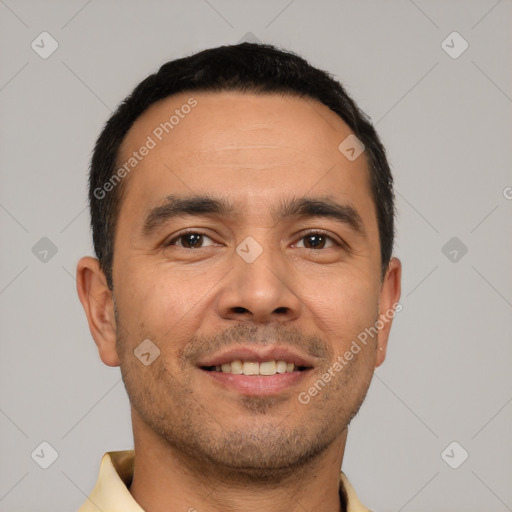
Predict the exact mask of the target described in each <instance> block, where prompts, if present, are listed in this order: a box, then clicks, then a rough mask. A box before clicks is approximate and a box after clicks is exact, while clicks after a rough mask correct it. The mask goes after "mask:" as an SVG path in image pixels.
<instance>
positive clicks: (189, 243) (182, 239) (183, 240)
mask: <svg viewBox="0 0 512 512" xmlns="http://www.w3.org/2000/svg"><path fill="white" fill-rule="evenodd" d="M205 240H210V241H212V239H211V238H210V237H208V236H206V235H205V234H203V233H198V232H196V231H191V232H189V233H182V234H181V235H179V236H177V237H175V238H173V239H172V240H171V241H170V242H169V243H167V244H166V246H170V245H177V246H178V247H183V248H184V249H200V248H201V247H204V245H203V244H204V241H205ZM175 242H179V243H175Z"/></svg>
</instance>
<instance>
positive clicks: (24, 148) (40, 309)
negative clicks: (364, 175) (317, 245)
mask: <svg viewBox="0 0 512 512" xmlns="http://www.w3.org/2000/svg"><path fill="white" fill-rule="evenodd" d="M511 13H512V3H511V2H510V1H506V0H501V1H496V0H489V1H483V0H482V1H471V2H470V1H450V2H440V1H425V0H424V1H420V0H415V1H412V0H409V1H407V0H403V1H388V2H383V1H358V2H355V1H322V2H313V1H309V2H308V1H305V0H295V1H291V2H290V1H289V0H279V1H275V2H270V1H267V2H265V1H261V2H256V1H251V2H248V1H238V2H230V1H226V0H194V1H188V2H184V1H182V2H177V1H168V2H163V1H147V2H142V1H138V2H135V1H123V2H121V1H105V0H103V1H101V2H100V1H99V0H92V1H91V0H89V1H82V0H80V1H69V0H68V1H61V2H57V1H46V2H42V1H15V0H0V20H1V21H0V34H1V41H2V45H1V68H0V105H1V112H2V113H1V117H0V130H1V137H0V140H1V142H0V144H1V147H0V149H1V170H2V174H1V188H0V224H1V229H2V247H3V250H2V252H1V269H0V305H1V308H2V322H1V324H0V325H1V340H2V345H1V362H0V433H1V436H0V449H1V454H0V510H2V511H4V512H6V511H8V512H29V511H30V512H31V511H43V510H52V511H54V512H60V511H62V512H64V511H70V510H75V509H77V508H78V507H79V506H80V505H81V503H82V502H83V501H84V500H85V496H86V495H87V494H88V493H89V492H90V491H91V489H92V487H93V485H94V482H95V481H96V478H97V472H98V469H99V462H100V459H101V456H102V454H103V453H104V452H106V451H109V450H118V449H127V448H131V447H132V446H133V444H132V436H131V426H130V416H129V406H128V400H127V396H126V393H125V390H124V387H123V384H122V381H121V379H120V372H119V369H118V368H109V367H106V366H104V365H103V364H102V363H101V361H100V359H99V356H98V354H97V351H96V347H95V345H94V342H93V341H92V338H91V336H90V334H89V330H88V326H87V323H86V319H85V315H84V313H83V310H82V308H81V305H80V303H79V301H78V298H77V295H76V292H75V278H74V275H75V266H76V263H77V261H78V259H79V257H80V256H82V255H85V254H92V246H91V240H90V232H89V226H88V212H87V209H86V185H87V181H86V180H87V170H88V164H89V159H90V155H91V150H92V147H93V143H94V141H95V139H96V137H97V136H98V134H99V132H100V130H101V127H102V125H103V123H104V122H105V121H106V119H107V117H108V116H109V115H110V113H111V111H112V110H113V109H114V108H115V107H116V105H117V104H118V103H119V102H120V101H121V100H122V99H123V98H124V97H125V96H126V95H127V94H128V93H129V92H130V91H131V90H132V88H133V87H134V86H135V85H136V84H137V83H138V82H139V81H140V80H141V79H143V78H144V77H145V76H146V75H147V74H149V73H151V72H153V71H155V70H156V69H157V68H158V67H159V65H160V64H162V63H163V62H165V61H167V60H170V59H173V58H177V57H181V56H184V55H187V54H190V53H192V52H195V51H197V50H201V49H204V48H207V47H211V46H217V45H219V44H227V43H236V42H238V41H240V40H241V39H243V38H244V37H245V36H246V34H247V33H252V34H253V35H254V37H256V38H258V39H259V40H261V41H264V42H270V43H274V44H277V45H279V46H283V47H285V48H290V49H292V50H294V51H296V52H298V53H300V54H301V55H303V56H304V57H306V58H308V59H310V60H311V62H312V63H313V64H315V65H317V66H319V67H321V68H324V69H327V70H329V71H330V72H332V73H334V74H336V75H337V76H338V78H339V79H340V80H341V81H342V82H343V83H344V84H345V85H346V87H347V89H348V91H349V93H350V94H352V95H353V97H354V99H355V100H356V101H357V102H358V103H359V104H360V106H361V107H362V108H363V110H365V111H366V112H367V113H368V114H369V115H370V116H371V117H372V119H373V121H374V123H375V124H376V127H377V130H378V131H379V133H380V134H381V136H382V139H383V141H384V143H385V145H386V146H387V150H388V154H389V159H390V162H391V165H392V169H393V172H394V175H395V179H396V190H397V206H398V210H399V217H398V238H397V246H396V255H397V256H398V257H400V258H401V259H402V262H403V265H404V273H403V295H402V301H401V302H402V304H403V311H402V312H400V313H399V314H398V315H397V318H396V320H395V324H394V326H393V329H392V332H391V340H390V345H389V351H388V358H387V360H386V362H385V364H384V365H383V366H382V367H380V368H379V369H378V370H377V371H376V372H375V378H374V380H373V382H372V385H371V388H370V391H369V395H368V398H367V400H366V402H365V404H364V405H363V407H362V409H361V411H360V413H359V415H358V416H357V417H356V418H355V419H354V421H353V423H352V425H351V427H350V434H349V440H348V445H347V451H346V455H345V460H344V465H343V467H344V471H345V472H346V474H347V475H348V477H349V479H350V480H351V481H352V483H353V485H354V487H355V489H356V491H357V493H358V494H359V497H360V499H361V501H362V502H363V503H364V504H365V505H367V506H369V507H371V508H374V509H375V510H378V511H382V512H387V511H417V510H420V511H430V512H435V511H452V512H455V511H465V512H472V511H483V510H485V511H486V512H491V511H505V510H512V485H511V482H512V449H511V448H512V436H511V426H512V403H511V402H512V385H511V379H510V367H511V362H512V358H511V356H512V344H511V341H512V336H511V333H512V321H511V318H512V315H511V308H512V267H511V265H510V256H511V253H512V251H511V249H512V236H511V229H510V228H511V224H512V222H511V220H512V216H511V212H512V200H510V198H511V197H512V188H510V187H512V175H511V172H510V169H511V168H512V166H511V163H512V162H511V159H512V158H511V157H512V151H511V141H512V137H511V136H512V133H511V132H512V123H511V122H510V121H511V106H512V105H511V103H512V99H511V96H512V79H511V72H510V62H511V61H510V58H511V54H512V51H511V50H512V44H511V43H512V36H511V34H512V32H511V30H510V21H511ZM43 31H47V32H49V33H50V34H51V36H52V37H53V38H54V39H55V40H56V41H57V42H58V45H59V46H58V48H57V50H56V51H55V52H54V53H53V54H52V55H51V56H50V57H48V58H47V59H43V58H41V57H40V56H39V54H38V53H36V52H35V51H34V50H33V49H32V48H31V43H32V41H33V40H35V41H36V42H38V41H39V45H40V46H42V45H43V43H41V42H40V40H41V38H40V37H38V36H39V34H40V33H41V32H43ZM453 31H457V32H458V33H459V34H460V35H461V36H462V37H463V38H464V40H466V41H467V42H468V44H469V47H468V49H467V50H466V51H465V52H464V53H462V55H460V56H459V57H458V58H452V57H451V56H450V55H449V54H448V53H447V52H446V51H445V49H443V47H442V42H443V41H444V40H445V39H446V38H447V36H448V35H449V34H451V33H452V32H453ZM248 37H249V38H250V37H252V36H248ZM446 44H448V45H449V46H451V47H452V48H451V50H450V51H451V52H452V53H453V52H454V51H458V50H460V49H461V48H462V46H461V45H462V44H463V43H462V41H461V40H460V39H459V38H458V36H456V38H455V39H453V37H452V38H451V39H448V41H447V43H445V45H446ZM44 46H45V48H46V49H48V48H49V43H48V40H46V42H45V43H44ZM507 187H508V188H507ZM43 237H47V238H48V239H49V240H51V242H52V243H53V244H54V245H55V247H56V249H57V252H56V254H54V255H53V254H52V251H51V247H50V246H49V245H48V241H47V240H43V241H40V240H41V238H43ZM452 237H457V240H455V241H452V242H451V243H450V245H448V246H447V247H446V248H445V249H444V250H443V247H445V244H446V243H447V242H448V241H449V240H450V239H452ZM38 243H39V245H36V244H38ZM34 246H35V249H33V248H34ZM464 247H466V248H467V253H466V254H463V252H464ZM45 250H47V251H49V252H47V253H45V252H44V251H45ZM453 251H456V252H453ZM43 441H46V442H48V443H49V444H50V445H51V446H52V447H53V448H54V449H55V450H56V451H57V452H58V458H57V459H56V460H55V462H54V463H53V464H52V465H51V466H50V467H49V468H48V469H42V468H41V467H39V465H38V464H37V463H36V462H35V460H37V457H35V456H34V459H35V460H34V459H33V458H32V457H31V453H33V452H34V450H36V452H35V453H39V452H40V447H39V445H40V443H41V442H43ZM453 441H456V442H457V443H458V445H456V446H455V448H453V446H452V447H451V448H449V449H448V450H447V452H445V456H444V459H443V457H442V453H443V452H444V450H445V448H446V447H448V445H450V443H452V442H453ZM452 448H453V451H452ZM38 450H39V452H38ZM462 450H465V451H467V452H468V454H469V457H468V458H467V460H465V461H464V462H463V463H462V464H461V465H460V466H459V467H458V469H452V467H450V466H449V465H448V463H447V461H449V462H450V463H451V464H452V465H457V464H460V462H461V460H462V459H463V454H464V452H463V451H462ZM44 453H45V457H49V456H50V452H49V451H48V449H46V452H44ZM446 453H447V454H448V456H447V455H446Z"/></svg>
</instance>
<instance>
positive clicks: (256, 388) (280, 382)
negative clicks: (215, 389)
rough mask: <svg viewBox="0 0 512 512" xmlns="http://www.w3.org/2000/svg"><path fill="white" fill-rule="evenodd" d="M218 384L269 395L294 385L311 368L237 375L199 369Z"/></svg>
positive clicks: (248, 393)
mask: <svg viewBox="0 0 512 512" xmlns="http://www.w3.org/2000/svg"><path fill="white" fill-rule="evenodd" d="M200 371H202V372H203V373H206V374H207V375H208V376H209V377H210V378H211V379H213V380H214V381H215V382H218V383H219V384H220V385H222V386H224V387H226V388H228V389H233V390H235V391H238V392H239V393H242V394H244V395H251V396H252V395H259V396H269V395H275V394H277V393H279V392H280V391H285V390H287V389H289V388H291V387H293V386H296V385H297V384H299V383H300V382H302V381H303V379H304V378H305V377H306V376H307V375H308V374H309V372H310V371H311V370H302V371H298V372H287V373H276V374H275V375H237V374H235V373H224V372H216V371H208V370H203V369H200Z"/></svg>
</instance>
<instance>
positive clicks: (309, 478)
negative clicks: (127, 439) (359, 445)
mask: <svg viewBox="0 0 512 512" xmlns="http://www.w3.org/2000/svg"><path fill="white" fill-rule="evenodd" d="M134 419H135V418H134ZM139 420H140V418H139ZM133 427H134V428H133V430H134V449H135V467H134V473H133V479H132V483H131V485H130V488H129V491H130V493H131V494H132V496H133V498H134V499H135V501H137V503H138V504H139V505H140V506H141V507H142V508H143V509H144V510H148V511H149V510H150V511H151V512H164V511H165V512H169V511H174V510H182V511H189V512H194V511H196V512H197V511H202V510H208V511H209V512H220V511H222V512H230V511H235V510H236V511H241V510H266V511H268V512H303V511H304V510H315V511H318V512H345V511H344V510H343V509H342V504H341V503H340V496H339V485H340V468H341V463H342V460H343V454H344V451H345V443H346V439H347V430H346V429H345V430H344V432H343V433H342V435H341V436H339V438H337V439H336V440H335V441H334V442H333V443H331V445H330V446H329V447H328V448H327V449H326V450H325V451H324V452H322V453H321V454H319V455H318V456H317V457H316V458H315V459H313V460H309V461H307V462H305V463H304V465H301V466H298V467H295V468H293V469H292V470H290V469H289V468H288V469H283V470H282V471H273V472H272V475H271V478H269V472H268V471H267V472H263V471H262V472H261V473H260V474H255V473H254V472H248V471H247V472H242V471H240V470H239V469H236V470H233V469H232V468H221V467H219V466H218V465H213V464H212V463H210V462H208V461H205V460H194V459H192V458H190V457H188V456H187V455H185V454H183V453H182V452H180V451H179V450H177V449H176V447H174V446H170V444H169V443H168V442H167V441H165V440H163V439H162V438H161V437H159V436H158V435H157V434H155V433H154V432H152V431H151V430H150V429H148V427H146V426H145V425H143V424H142V422H140V421H134V424H133Z"/></svg>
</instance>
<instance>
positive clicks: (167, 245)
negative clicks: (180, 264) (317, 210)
mask: <svg viewBox="0 0 512 512" xmlns="http://www.w3.org/2000/svg"><path fill="white" fill-rule="evenodd" d="M190 234H194V235H202V236H205V237H207V238H209V239H210V240H212V238H211V237H210V236H208V235H207V234H206V233H204V232H203V231H200V230H196V229H190V230H187V231H183V232H182V233H179V234H178V235H176V236H175V237H173V238H172V239H171V240H169V241H168V242H164V244H163V245H164V247H170V246H172V245H174V243H173V242H175V241H177V240H179V239H180V238H181V237H182V236H185V235H190ZM311 235H322V236H324V237H325V238H327V239H329V240H330V241H331V242H333V243H334V245H335V246H337V247H344V248H348V247H347V245H346V244H345V243H340V242H338V241H337V240H336V239H335V238H333V237H332V236H330V235H328V234H327V232H326V231H322V230H320V229H317V230H312V231H308V232H307V233H305V234H303V235H302V236H301V237H300V238H299V240H302V239H303V238H306V237H308V236H311ZM212 241H213V240H212ZM178 247H179V246H178ZM183 249H188V247H183ZM199 249H203V247H199ZM328 249H329V247H328ZM190 250H195V251H197V249H190ZM310 250H311V251H318V250H319V249H310Z"/></svg>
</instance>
